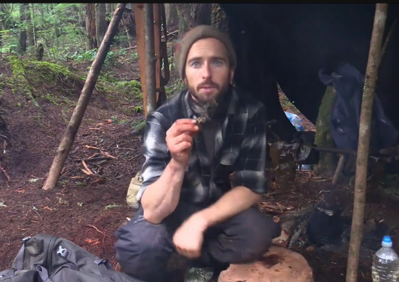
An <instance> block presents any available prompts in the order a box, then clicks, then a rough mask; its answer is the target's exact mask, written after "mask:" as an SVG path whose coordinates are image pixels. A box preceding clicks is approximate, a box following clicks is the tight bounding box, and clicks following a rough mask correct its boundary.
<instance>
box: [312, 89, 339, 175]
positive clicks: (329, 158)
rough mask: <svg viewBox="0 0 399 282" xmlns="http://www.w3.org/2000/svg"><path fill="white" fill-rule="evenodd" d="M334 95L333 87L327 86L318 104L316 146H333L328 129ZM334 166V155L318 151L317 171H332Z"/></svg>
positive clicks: (321, 172)
mask: <svg viewBox="0 0 399 282" xmlns="http://www.w3.org/2000/svg"><path fill="white" fill-rule="evenodd" d="M335 96H336V92H335V89H334V88H333V87H332V86H328V87H327V89H326V92H325V94H324V96H323V99H322V101H321V104H320V108H319V114H318V116H317V121H316V137H315V144H316V145H317V146H318V147H324V148H335V143H334V140H333V138H332V135H331V130H330V117H331V108H332V105H333V103H334V100H335ZM335 166H336V156H335V155H334V154H331V153H320V161H319V166H318V168H317V171H318V173H319V174H323V173H332V172H333V171H334V170H335Z"/></svg>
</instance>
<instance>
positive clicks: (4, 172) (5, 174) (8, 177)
mask: <svg viewBox="0 0 399 282" xmlns="http://www.w3.org/2000/svg"><path fill="white" fill-rule="evenodd" d="M0 170H1V171H2V172H3V174H4V176H5V177H6V178H7V181H11V178H10V176H9V175H8V173H7V171H6V170H5V169H4V168H3V167H2V166H1V162H0Z"/></svg>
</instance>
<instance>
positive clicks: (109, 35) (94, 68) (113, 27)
mask: <svg viewBox="0 0 399 282" xmlns="http://www.w3.org/2000/svg"><path fill="white" fill-rule="evenodd" d="M125 7H126V4H125V3H119V4H118V5H117V7H116V10H115V12H114V15H113V16H112V19H111V22H110V24H109V26H108V29H107V32H106V33H105V36H104V39H103V41H102V42H101V46H100V48H99V49H98V52H97V55H96V58H95V59H94V61H93V63H92V64H91V68H90V71H89V73H88V75H87V78H86V81H85V84H84V86H83V89H82V92H81V93H80V97H79V100H78V102H77V104H76V107H75V109H74V111H73V113H72V116H71V119H70V121H69V124H68V126H67V128H66V130H65V132H64V136H63V137H62V140H61V142H60V145H59V147H58V149H57V153H56V155H55V157H54V160H53V163H52V164H51V167H50V171H49V174H48V177H47V179H46V182H45V183H44V186H43V188H42V189H43V190H49V189H53V188H54V187H55V185H56V184H57V181H58V177H59V176H60V173H61V170H62V168H63V166H64V163H65V160H66V158H67V156H68V153H69V150H70V149H71V147H72V144H73V141H74V140H75V136H76V133H77V132H78V129H79V126H80V123H81V122H82V118H83V115H84V113H85V111H86V108H87V105H88V104H89V101H90V97H91V94H92V92H93V89H94V86H95V84H96V82H97V78H98V75H99V74H100V71H101V67H102V65H103V64H104V61H105V57H106V56H107V53H108V50H109V47H110V46H111V42H112V39H113V38H114V35H115V33H116V31H117V29H118V25H119V22H120V20H121V18H122V14H123V11H124V10H125Z"/></svg>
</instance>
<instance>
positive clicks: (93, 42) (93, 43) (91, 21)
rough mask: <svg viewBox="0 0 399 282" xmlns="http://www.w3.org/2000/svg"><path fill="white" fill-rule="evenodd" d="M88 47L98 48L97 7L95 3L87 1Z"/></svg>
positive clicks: (89, 48)
mask: <svg viewBox="0 0 399 282" xmlns="http://www.w3.org/2000/svg"><path fill="white" fill-rule="evenodd" d="M86 32H87V47H88V48H87V49H88V50H91V49H94V48H97V38H96V7H95V4H94V3H86Z"/></svg>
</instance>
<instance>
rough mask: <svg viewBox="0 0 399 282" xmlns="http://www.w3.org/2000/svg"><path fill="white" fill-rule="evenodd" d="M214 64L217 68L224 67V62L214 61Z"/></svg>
mask: <svg viewBox="0 0 399 282" xmlns="http://www.w3.org/2000/svg"><path fill="white" fill-rule="evenodd" d="M213 64H214V65H215V66H217V67H220V66H221V65H223V62H222V61H214V62H213Z"/></svg>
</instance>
